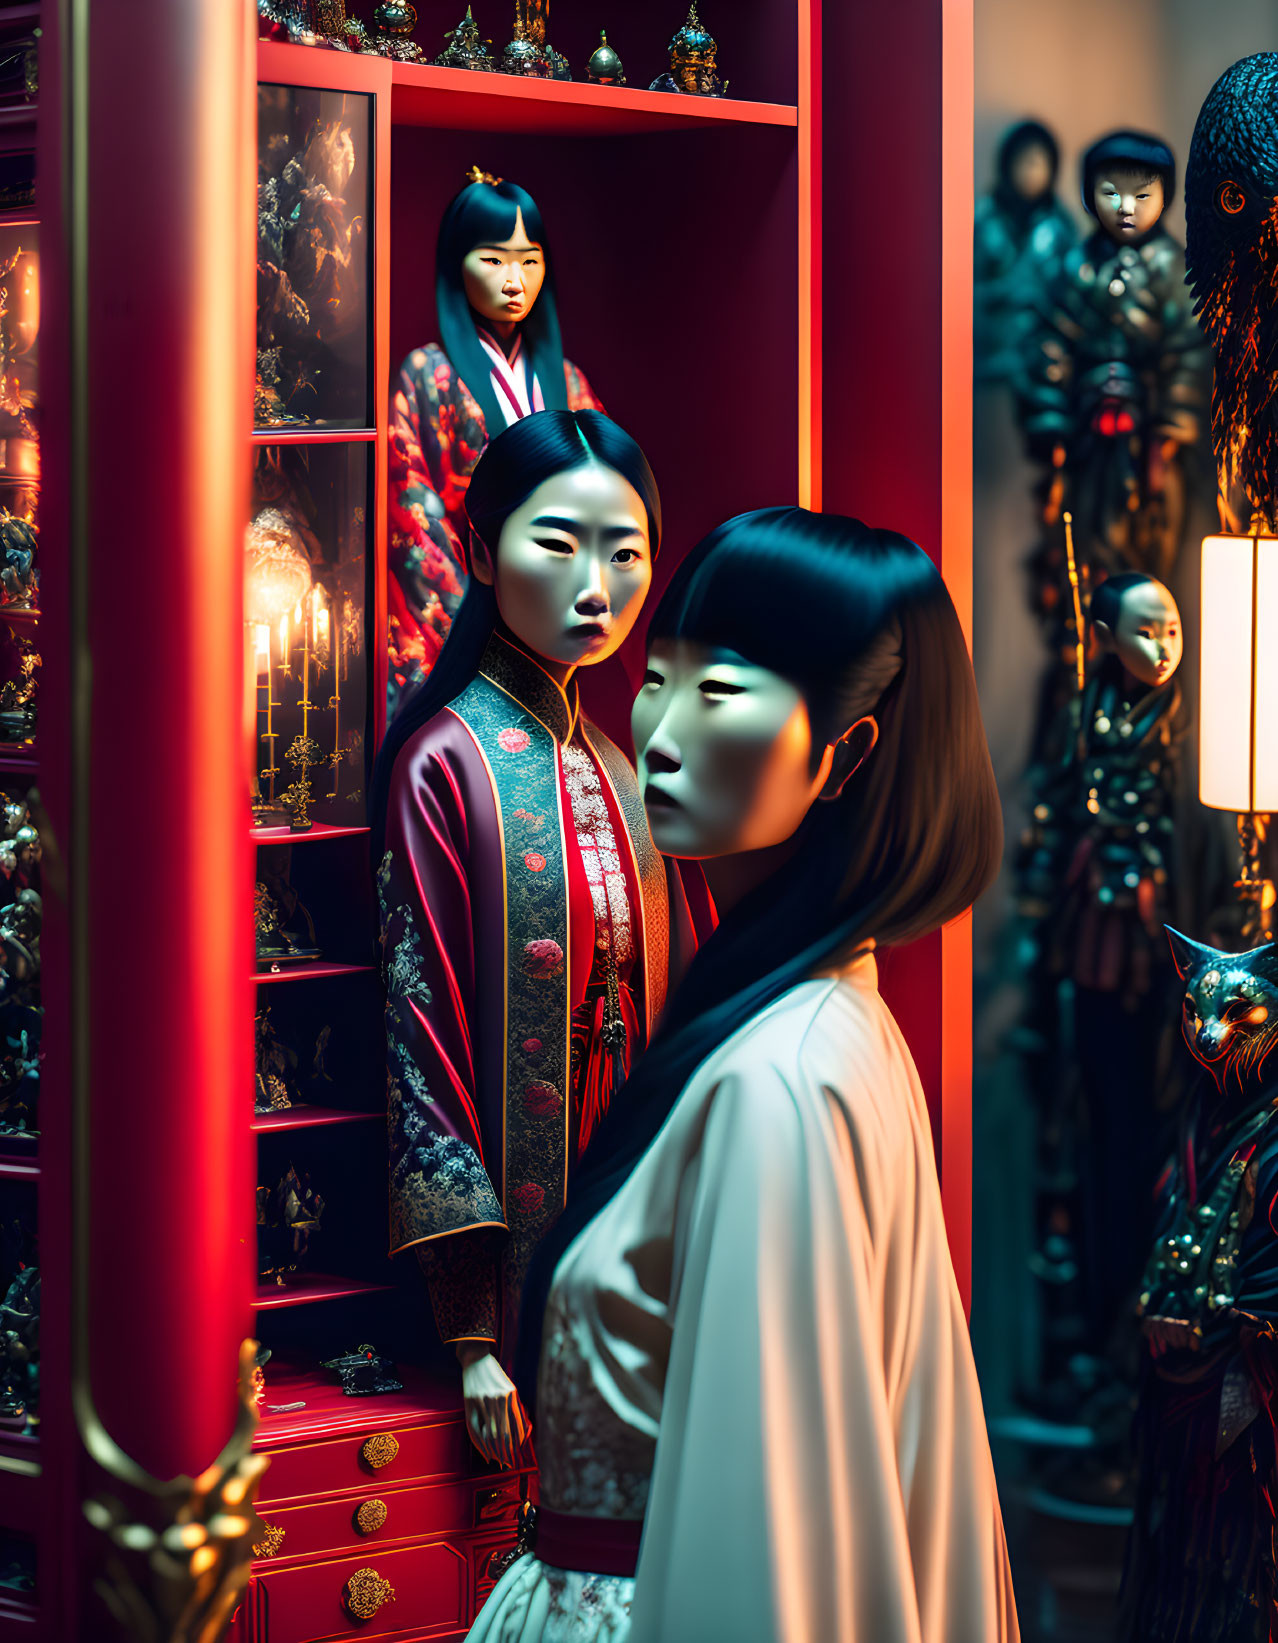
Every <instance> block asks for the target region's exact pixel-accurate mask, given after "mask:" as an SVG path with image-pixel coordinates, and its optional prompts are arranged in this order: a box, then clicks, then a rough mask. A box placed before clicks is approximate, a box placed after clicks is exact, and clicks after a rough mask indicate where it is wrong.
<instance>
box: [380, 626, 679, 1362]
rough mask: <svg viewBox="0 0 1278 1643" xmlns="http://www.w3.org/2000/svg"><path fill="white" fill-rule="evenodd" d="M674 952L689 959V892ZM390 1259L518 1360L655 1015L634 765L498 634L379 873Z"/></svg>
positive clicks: (658, 927)
mask: <svg viewBox="0 0 1278 1643" xmlns="http://www.w3.org/2000/svg"><path fill="white" fill-rule="evenodd" d="M672 882H673V884H674V887H675V891H676V894H675V902H676V929H675V942H676V948H677V950H679V951H683V950H685V949H686V947H687V946H688V945H689V944H690V941H691V922H690V919H689V917H688V914H687V904H686V901H685V900H684V898H683V895H682V891H681V886H680V882H679V881H678V880H677V879H675V880H672ZM379 899H380V902H381V915H382V943H383V955H384V969H385V979H386V1012H387V1013H386V1023H387V1052H388V1080H389V1124H390V1154H391V1158H390V1219H391V1236H390V1248H391V1253H392V1254H395V1253H396V1252H397V1251H399V1250H404V1249H408V1248H412V1247H416V1248H417V1249H418V1253H419V1258H421V1259H422V1264H423V1267H424V1269H425V1271H426V1275H427V1279H428V1281H429V1285H430V1290H431V1298H432V1302H433V1304H434V1310H435V1317H436V1322H437V1323H438V1325H439V1330H440V1334H441V1336H442V1338H443V1339H444V1340H445V1341H459V1340H491V1341H494V1342H496V1343H498V1350H499V1352H500V1355H501V1357H502V1358H503V1360H504V1361H506V1362H509V1361H510V1358H511V1356H512V1354H513V1350H514V1330H513V1326H514V1322H515V1320H516V1318H517V1316H518V1302H519V1293H520V1288H521V1285H522V1280H523V1276H524V1273H525V1271H526V1269H527V1263H528V1259H529V1257H530V1255H531V1253H532V1249H533V1246H534V1245H535V1243H536V1242H537V1240H538V1238H540V1236H541V1235H542V1234H543V1233H544V1232H545V1230H546V1229H547V1228H548V1227H549V1225H550V1223H551V1222H552V1221H553V1220H554V1218H555V1217H556V1216H557V1215H558V1213H559V1212H560V1210H561V1209H562V1207H563V1203H564V1193H565V1188H566V1182H567V1172H568V1167H569V1164H570V1162H572V1161H573V1160H574V1158H575V1157H576V1155H577V1153H578V1151H579V1150H580V1149H581V1147H582V1146H584V1143H585V1141H586V1139H588V1136H589V1132H590V1130H591V1129H592V1128H593V1126H594V1124H595V1123H597V1121H598V1119H599V1118H600V1117H601V1116H602V1114H603V1110H604V1108H605V1107H606V1105H607V1101H608V1098H609V1095H610V1091H611V1088H612V1087H613V1086H614V1084H615V1083H616V1082H617V1081H618V1076H617V1075H618V1074H619V1073H620V1071H621V1070H622V1066H621V1064H619V1063H618V1062H616V1061H614V1052H613V1051H612V1050H610V1049H609V1048H608V1046H607V1045H606V1044H605V1043H604V1042H603V1039H604V1037H605V1036H606V1035H605V1034H604V1032H603V1027H604V1025H605V1022H606V1021H607V1020H608V1018H609V1016H610V1015H611V1018H612V1021H613V1025H614V1027H615V1026H616V1021H617V1017H618V1015H619V1016H620V1019H621V1021H622V1022H624V1026H625V1035H624V1036H625V1048H624V1049H619V1050H618V1051H617V1052H616V1054H617V1055H619V1056H620V1057H621V1062H623V1063H624V1059H625V1057H626V1056H628V1055H634V1054H637V1053H638V1051H639V1050H640V1049H642V1047H643V1045H644V1043H645V1042H646V1040H647V1035H648V1031H649V1028H650V1025H651V1022H652V1020H653V1018H654V1016H655V1015H656V1013H657V1012H658V1011H659V1009H660V1007H661V1004H662V1002H663V999H664V996H665V990H666V984H667V975H668V963H669V957H670V912H669V909H670V892H669V890H668V886H667V872H666V867H665V864H664V863H663V861H662V859H661V857H660V856H659V855H658V854H657V852H656V850H655V849H654V847H653V845H652V841H651V838H650V836H649V833H648V826H647V821H646V819H645V816H644V811H643V805H642V801H641V800H640V797H639V791H638V786H637V784H636V781H635V776H634V772H633V771H632V769H631V768H630V765H629V764H628V763H627V761H626V759H625V757H624V756H623V755H622V754H621V753H620V752H619V751H618V749H617V748H616V747H614V746H613V744H612V743H611V742H609V741H608V739H607V738H606V737H605V736H603V735H602V734H601V733H600V732H599V731H598V730H597V729H595V727H594V726H592V725H589V724H586V723H583V721H582V720H581V718H580V715H579V714H578V712H577V709H576V706H575V700H574V701H573V702H571V703H570V701H569V699H568V697H567V696H565V694H564V692H563V691H562V690H561V689H560V688H559V686H558V685H557V684H556V683H555V682H554V681H553V680H552V679H551V678H550V676H549V675H548V674H547V673H545V672H544V671H543V670H542V669H541V668H540V667H539V666H538V665H537V664H536V662H535V661H534V660H533V659H532V658H531V657H530V656H528V655H527V654H526V653H524V652H523V651H521V650H518V649H517V648H516V647H514V646H513V645H509V644H507V643H505V642H504V641H503V640H501V639H499V638H494V640H493V641H492V642H491V644H490V645H489V648H488V651H487V653H486V655H485V658H484V661H483V664H482V668H481V672H480V673H479V675H478V676H477V677H476V679H475V680H474V681H473V683H472V684H471V685H470V686H468V687H467V689H466V690H465V691H464V692H463V693H462V695H461V696H459V697H458V698H457V699H456V700H455V701H454V702H453V703H452V704H451V705H450V706H449V707H448V708H446V709H445V710H444V711H443V712H441V713H439V714H437V715H436V716H435V718H434V719H432V720H431V721H430V722H429V723H428V724H426V725H424V726H423V727H422V729H421V730H420V731H419V732H418V733H417V734H416V736H415V737H414V738H413V739H412V740H411V741H410V742H408V743H407V745H406V746H405V747H404V749H403V751H402V752H401V753H400V755H399V758H398V760H397V762H396V765H395V772H394V776H393V778H392V782H391V790H390V800H389V806H388V814H387V826H386V853H385V856H384V857H383V860H382V863H381V867H380V871H379Z"/></svg>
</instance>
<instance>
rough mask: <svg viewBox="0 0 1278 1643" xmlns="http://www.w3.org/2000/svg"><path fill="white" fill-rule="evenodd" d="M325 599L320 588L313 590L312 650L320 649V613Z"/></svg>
mask: <svg viewBox="0 0 1278 1643" xmlns="http://www.w3.org/2000/svg"><path fill="white" fill-rule="evenodd" d="M323 597H324V596H323V594H322V593H321V591H320V589H319V588H312V589H311V649H312V650H317V649H318V648H319V637H320V612H321V605H322V601H323Z"/></svg>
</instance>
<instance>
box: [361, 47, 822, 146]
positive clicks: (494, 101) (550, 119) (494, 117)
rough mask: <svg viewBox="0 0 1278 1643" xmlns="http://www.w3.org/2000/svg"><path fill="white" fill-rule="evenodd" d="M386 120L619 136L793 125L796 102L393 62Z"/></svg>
mask: <svg viewBox="0 0 1278 1643" xmlns="http://www.w3.org/2000/svg"><path fill="white" fill-rule="evenodd" d="M391 85H392V88H393V89H392V92H391V120H392V122H393V123H394V124H395V125H415V126H437V127H444V128H446V129H448V130H450V131H520V132H530V133H531V132H535V133H537V134H538V135H539V136H588V135H597V136H621V135H627V134H633V133H635V132H644V131H676V130H680V129H683V130H688V129H691V128H698V127H699V128H701V129H703V130H705V129H709V128H710V127H714V126H733V125H753V126H761V125H762V126H780V127H790V128H792V129H793V128H795V127H797V126H798V123H799V111H798V109H797V108H794V107H793V106H791V105H789V104H785V103H747V102H742V101H739V100H738V99H737V98H735V97H733V98H729V97H687V96H684V95H682V94H681V93H678V92H664V91H637V90H636V91H631V90H629V89H628V88H626V87H617V86H595V85H591V84H590V83H589V82H583V81H562V80H526V79H523V78H521V77H520V76H519V75H514V74H475V73H472V72H470V71H469V70H467V69H455V68H434V67H424V66H421V65H419V64H416V63H394V64H392V67H391Z"/></svg>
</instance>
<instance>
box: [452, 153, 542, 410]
mask: <svg viewBox="0 0 1278 1643" xmlns="http://www.w3.org/2000/svg"><path fill="white" fill-rule="evenodd" d="M520 215H522V216H523V219H524V231H525V232H526V234H527V235H528V238H529V239H530V240H534V241H536V243H537V244H538V245H540V246H541V249H542V254H543V257H544V259H545V264H546V275H545V279H544V280H543V282H542V287H541V293H540V295H539V296H538V298H537V300H536V302H535V303H534V304H533V305H532V309H531V311H530V313H529V314H528V316H527V318H526V319H525V320H524V321H523V322H522V325H521V333H522V335H523V339H524V347H525V350H526V353H527V358H528V360H529V362H530V363H531V365H532V368H533V370H534V371H535V372H536V373H537V380H538V382H539V383H540V384H541V392H542V398H543V399H544V400H545V402H546V409H547V410H548V411H554V410H560V411H562V410H566V409H567V408H568V389H567V385H566V384H565V382H564V350H563V343H562V342H561V340H560V336H559V309H558V307H557V306H556V303H555V269H554V263H553V262H552V261H551V257H550V247H549V245H548V244H547V243H546V230H545V226H544V224H543V223H542V220H541V212H540V211H539V210H538V209H537V204H536V201H535V200H534V199H533V197H532V195H531V194H529V193H527V192H526V191H525V190H524V189H522V188H520V186H519V184H518V183H509V182H504V181H503V182H498V183H484V182H479V183H467V185H466V187H465V188H463V189H462V191H461V193H460V194H457V195H456V196H454V198H453V199H452V200H451V201H450V202H449V205H448V209H447V210H446V211H445V212H444V216H443V220H442V221H441V222H440V225H439V239H438V240H437V242H436V245H435V315H436V318H437V320H438V321H439V340H440V342H441V344H442V345H443V349H444V352H445V353H446V354H447V355H448V362H449V364H450V365H451V366H452V367H453V369H454V370H455V371H456V372H457V374H458V376H459V377H460V378H461V379H462V381H463V382H464V383H465V384H466V386H467V388H469V389H470V392H471V394H472V395H473V396H474V399H475V402H476V404H477V405H478V406H479V408H480V410H481V411H482V412H483V413H484V425H485V427H486V428H487V430H488V433H489V436H490V437H491V436H492V435H493V434H495V433H496V432H497V430H498V429H499V428H501V427H502V426H503V425H504V422H505V418H504V417H503V416H502V413H501V410H500V408H499V407H498V404H497V396H496V395H495V394H494V393H493V388H492V382H491V380H490V372H491V369H492V367H491V366H490V364H489V362H488V356H487V354H485V353H484V350H483V348H482V347H481V346H480V343H479V338H478V337H477V336H476V335H475V313H474V310H473V309H472V308H471V306H470V303H469V302H467V300H466V286H465V282H464V280H463V278H462V263H463V262H464V260H465V258H466V257H467V256H468V254H469V253H470V252H471V251H473V250H474V249H475V247H476V246H477V245H497V244H500V243H502V242H503V241H505V240H508V239H510V237H511V236H512V235H513V234H514V232H515V224H516V222H517V221H518V219H519V217H520Z"/></svg>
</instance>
